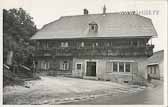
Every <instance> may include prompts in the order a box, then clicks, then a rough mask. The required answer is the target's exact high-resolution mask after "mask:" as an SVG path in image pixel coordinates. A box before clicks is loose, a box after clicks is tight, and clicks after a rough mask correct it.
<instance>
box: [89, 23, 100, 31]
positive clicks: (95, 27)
mask: <svg viewBox="0 0 168 107" xmlns="http://www.w3.org/2000/svg"><path fill="white" fill-rule="evenodd" d="M97 30H98V25H97V23H95V22H91V23H89V31H90V32H97Z"/></svg>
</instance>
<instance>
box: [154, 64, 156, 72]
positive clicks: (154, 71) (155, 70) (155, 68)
mask: <svg viewBox="0 0 168 107" xmlns="http://www.w3.org/2000/svg"><path fill="white" fill-rule="evenodd" d="M154 74H156V66H154Z"/></svg>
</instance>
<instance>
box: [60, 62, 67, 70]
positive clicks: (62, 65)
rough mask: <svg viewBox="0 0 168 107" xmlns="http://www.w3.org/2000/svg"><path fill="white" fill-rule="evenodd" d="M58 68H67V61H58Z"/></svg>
mask: <svg viewBox="0 0 168 107" xmlns="http://www.w3.org/2000/svg"><path fill="white" fill-rule="evenodd" d="M60 69H61V70H69V63H68V61H63V62H60Z"/></svg>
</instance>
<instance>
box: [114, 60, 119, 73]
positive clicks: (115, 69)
mask: <svg viewBox="0 0 168 107" xmlns="http://www.w3.org/2000/svg"><path fill="white" fill-rule="evenodd" d="M117 71H118V67H117V62H113V72H117Z"/></svg>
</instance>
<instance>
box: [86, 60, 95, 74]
mask: <svg viewBox="0 0 168 107" xmlns="http://www.w3.org/2000/svg"><path fill="white" fill-rule="evenodd" d="M86 76H96V62H87V67H86Z"/></svg>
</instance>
